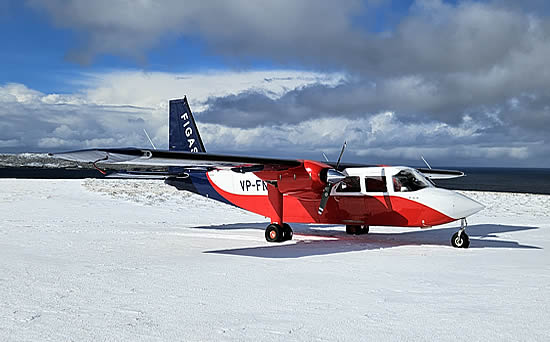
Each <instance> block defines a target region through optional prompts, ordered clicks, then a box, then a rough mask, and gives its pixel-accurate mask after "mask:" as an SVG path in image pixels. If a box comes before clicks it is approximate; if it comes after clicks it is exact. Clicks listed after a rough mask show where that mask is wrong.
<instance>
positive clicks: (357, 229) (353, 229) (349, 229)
mask: <svg viewBox="0 0 550 342" xmlns="http://www.w3.org/2000/svg"><path fill="white" fill-rule="evenodd" d="M346 234H350V235H359V234H361V226H358V225H355V224H347V225H346Z"/></svg>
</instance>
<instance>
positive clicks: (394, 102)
mask: <svg viewBox="0 0 550 342" xmlns="http://www.w3.org/2000/svg"><path fill="white" fill-rule="evenodd" d="M548 7H549V6H548V5H547V4H546V2H544V1H538V0H533V1H525V2H521V3H519V2H516V1H508V0H500V1H490V0H489V1H441V0H416V1H412V0H411V1H389V0H364V1H362V0H343V1H341V2H338V3H336V2H333V1H313V0H304V1H301V2H295V1H290V0H281V1H277V2H249V1H246V0H235V1H233V2H225V1H219V2H217V1H212V2H207V3H203V2H201V1H198V0H186V1H176V0H164V1H148V0H143V1H139V2H132V1H130V2H127V1H107V0H98V1H93V2H89V1H80V0H69V1H64V0H49V1H46V0H25V1H7V2H4V3H3V4H2V5H0V38H1V42H2V49H1V51H0V119H1V120H0V152H24V151H52V150H62V149H72V148H83V147H97V146H103V145H104V144H108V145H121V144H123V145H132V146H139V145H144V144H146V143H147V142H146V140H144V137H143V136H142V134H140V133H139V132H141V131H142V130H141V128H147V129H148V130H149V131H151V135H152V137H153V139H154V140H155V142H156V143H157V144H159V145H160V146H163V145H166V140H167V133H166V131H167V120H166V118H167V117H166V103H167V100H168V99H170V98H174V97H181V96H182V95H184V94H187V95H188V96H189V99H190V103H191V105H192V106H193V108H194V111H195V113H196V117H197V119H198V121H199V126H200V127H201V131H203V138H204V140H205V143H206V145H207V147H208V146H210V148H209V150H212V151H216V152H227V153H243V152H245V153H246V154H262V155H286V156H288V157H292V156H296V157H311V158H317V155H319V154H320V152H319V151H321V150H322V151H325V152H326V151H328V152H329V153H330V152H332V151H335V153H336V151H337V150H338V149H339V146H340V145H341V143H342V141H343V140H346V139H347V140H348V141H349V142H350V145H349V146H350V152H349V155H348V158H350V160H353V161H358V162H369V163H370V162H374V163H394V164H395V163H411V162H416V161H418V160H419V155H421V154H422V155H425V156H426V157H427V158H428V159H429V160H431V161H432V163H435V164H440V165H455V164H456V165H465V166H467V165H485V166H534V167H544V166H546V167H548V166H550V161H548V160H549V159H550V158H547V157H548V155H549V153H550V148H548V147H547V145H548V143H547V142H548V141H547V139H548V138H547V137H546V135H547V133H546V130H547V128H548V126H549V125H550V109H549V108H550V104H549V102H550V96H549V95H548V94H547V92H546V90H545V89H547V88H548V86H550V70H547V69H549V68H550V67H549V66H548V63H547V62H546V59H547V56H548V54H549V53H550V51H549V48H548V46H550V44H549V43H550V42H549V41H548V40H549V38H548V37H550V25H548V23H549V22H548V17H547V16H548ZM36 111H39V112H40V113H41V115H42V116H41V117H40V118H37V117H36V114H35V113H36ZM30 120H32V121H33V126H32V127H30V126H29V125H28V122H29V121H30ZM136 123H141V125H142V126H143V127H138V126H139V125H137V124H136ZM296 137H299V138H296ZM296 139H298V140H299V141H296Z"/></svg>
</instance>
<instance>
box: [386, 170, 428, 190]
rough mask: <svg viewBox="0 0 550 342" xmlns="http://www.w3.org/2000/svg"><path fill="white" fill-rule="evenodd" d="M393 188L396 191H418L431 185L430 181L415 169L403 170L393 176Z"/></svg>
mask: <svg viewBox="0 0 550 342" xmlns="http://www.w3.org/2000/svg"><path fill="white" fill-rule="evenodd" d="M392 178H393V190H394V191H396V192H404V191H417V190H420V189H424V188H427V187H430V186H431V184H430V182H429V181H428V180H427V179H426V178H424V176H422V175H421V174H420V173H418V172H416V171H414V170H401V171H399V173H398V174H396V175H394V176H393V177H392Z"/></svg>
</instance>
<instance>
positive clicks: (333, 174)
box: [317, 141, 347, 215]
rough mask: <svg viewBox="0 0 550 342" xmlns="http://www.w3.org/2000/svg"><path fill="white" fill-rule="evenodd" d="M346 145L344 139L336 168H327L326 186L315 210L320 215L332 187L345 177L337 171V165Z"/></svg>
mask: <svg viewBox="0 0 550 342" xmlns="http://www.w3.org/2000/svg"><path fill="white" fill-rule="evenodd" d="M346 145H347V143H346V142H345V141H344V145H343V146H342V151H340V156H339V157H338V161H337V162H336V168H335V169H328V170H327V186H325V188H324V189H323V193H322V195H321V203H319V210H318V211H317V213H318V214H319V215H322V214H323V211H325V207H326V206H327V202H328V198H329V196H330V192H331V191H332V188H333V187H334V186H336V185H337V184H338V183H340V182H341V181H343V180H344V179H345V178H346V175H345V174H343V173H342V172H340V171H338V167H339V166H340V161H341V160H342V155H343V154H344V150H345V149H346Z"/></svg>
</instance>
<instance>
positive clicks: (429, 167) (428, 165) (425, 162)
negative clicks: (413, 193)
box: [420, 156, 432, 170]
mask: <svg viewBox="0 0 550 342" xmlns="http://www.w3.org/2000/svg"><path fill="white" fill-rule="evenodd" d="M420 158H422V160H423V161H424V164H426V166H427V167H428V169H430V170H431V169H432V167H431V166H430V164H428V162H427V161H426V159H424V156H420Z"/></svg>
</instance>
